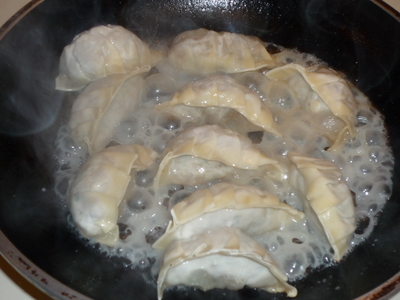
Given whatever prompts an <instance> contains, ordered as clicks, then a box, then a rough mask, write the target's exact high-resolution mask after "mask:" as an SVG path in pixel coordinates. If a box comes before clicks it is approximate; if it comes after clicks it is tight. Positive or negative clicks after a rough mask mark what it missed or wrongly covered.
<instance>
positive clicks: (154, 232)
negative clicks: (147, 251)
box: [146, 226, 165, 245]
mask: <svg viewBox="0 0 400 300" xmlns="http://www.w3.org/2000/svg"><path fill="white" fill-rule="evenodd" d="M164 232H165V228H162V227H161V226H156V227H154V228H152V229H150V230H149V232H148V233H147V234H146V243H147V244H149V245H153V244H154V243H155V242H156V241H157V240H158V239H159V238H160V237H161V236H162V235H163V234H164Z"/></svg>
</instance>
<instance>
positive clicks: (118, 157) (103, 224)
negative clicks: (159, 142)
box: [67, 145, 157, 246]
mask: <svg viewBox="0 0 400 300" xmlns="http://www.w3.org/2000/svg"><path fill="white" fill-rule="evenodd" d="M156 155H157V154H156V153H155V152H154V151H153V150H151V149H149V148H145V147H143V146H140V145H120V146H114V147H109V148H107V149H104V150H103V151H101V152H98V153H96V154H94V155H92V156H91V157H89V159H88V161H87V162H86V163H85V164H84V165H83V166H82V167H81V169H80V170H79V172H78V174H77V175H76V177H75V178H74V179H73V181H71V182H70V186H69V189H68V197H67V201H68V202H67V203H68V207H69V210H70V212H71V215H72V218H73V220H74V222H75V224H76V226H77V227H78V229H79V232H80V233H81V234H82V236H84V237H87V238H94V239H95V240H96V241H97V242H99V243H101V244H105V245H109V246H113V245H114V244H115V242H116V241H117V239H118V238H119V229H118V226H117V220H118V214H119V212H118V206H119V204H120V203H121V201H122V199H123V197H124V194H125V191H126V189H127V186H128V184H129V181H130V180H131V176H130V175H129V174H130V172H131V170H132V169H135V170H138V171H141V170H145V169H147V168H148V167H149V166H150V165H151V164H153V162H154V159H155V158H156Z"/></svg>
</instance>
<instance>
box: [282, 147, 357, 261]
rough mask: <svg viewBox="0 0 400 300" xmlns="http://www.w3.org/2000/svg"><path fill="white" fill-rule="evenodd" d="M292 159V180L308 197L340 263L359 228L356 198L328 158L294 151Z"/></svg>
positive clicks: (290, 153) (290, 156)
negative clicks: (355, 205) (293, 167)
mask: <svg viewBox="0 0 400 300" xmlns="http://www.w3.org/2000/svg"><path fill="white" fill-rule="evenodd" d="M289 158H290V160H291V161H292V162H293V163H294V164H295V165H296V168H295V169H293V170H292V172H291V173H292V174H291V181H292V182H293V184H294V185H295V186H296V187H297V188H298V189H299V190H300V191H302V192H303V193H304V194H305V196H306V197H307V200H308V201H309V203H310V205H311V208H312V209H313V211H314V212H315V214H316V215H317V217H318V219H319V221H320V222H321V224H322V226H323V228H324V231H325V234H326V236H327V238H328V240H329V242H330V244H331V246H332V248H333V250H334V251H335V254H334V259H335V260H337V261H339V260H340V259H341V258H342V257H343V255H344V254H345V253H346V252H347V250H348V248H349V240H350V238H351V237H352V235H353V233H354V230H355V228H356V224H355V215H354V214H355V208H354V204H353V199H352V196H351V192H350V190H349V188H348V186H347V184H346V183H345V182H344V181H343V180H342V172H341V171H340V169H339V168H338V166H336V165H335V164H334V163H333V162H331V161H329V160H326V159H318V158H312V157H307V156H304V155H303V154H300V153H294V152H289Z"/></svg>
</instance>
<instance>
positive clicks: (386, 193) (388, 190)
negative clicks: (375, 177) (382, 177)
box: [379, 183, 392, 198]
mask: <svg viewBox="0 0 400 300" xmlns="http://www.w3.org/2000/svg"><path fill="white" fill-rule="evenodd" d="M379 191H380V192H379V195H381V196H383V197H387V198H389V197H390V195H391V194H392V187H391V186H390V185H389V184H387V183H384V184H382V185H381V186H380V187H379Z"/></svg>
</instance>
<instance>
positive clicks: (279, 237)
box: [276, 235, 285, 245]
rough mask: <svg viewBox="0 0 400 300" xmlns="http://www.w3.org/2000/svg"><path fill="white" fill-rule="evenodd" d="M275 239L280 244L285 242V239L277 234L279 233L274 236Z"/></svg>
mask: <svg viewBox="0 0 400 300" xmlns="http://www.w3.org/2000/svg"><path fill="white" fill-rule="evenodd" d="M276 240H277V241H278V243H279V244H280V245H283V244H285V240H284V239H283V237H281V236H279V235H278V236H277V237H276Z"/></svg>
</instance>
